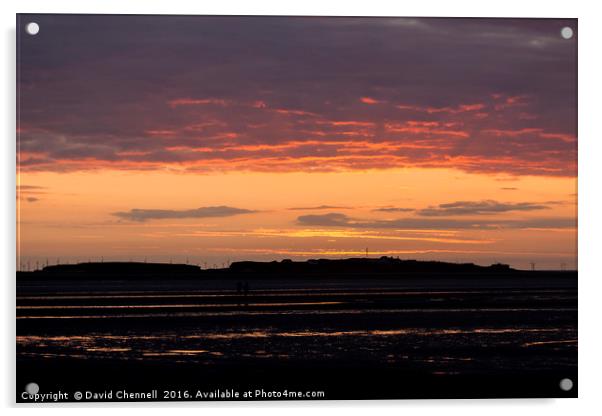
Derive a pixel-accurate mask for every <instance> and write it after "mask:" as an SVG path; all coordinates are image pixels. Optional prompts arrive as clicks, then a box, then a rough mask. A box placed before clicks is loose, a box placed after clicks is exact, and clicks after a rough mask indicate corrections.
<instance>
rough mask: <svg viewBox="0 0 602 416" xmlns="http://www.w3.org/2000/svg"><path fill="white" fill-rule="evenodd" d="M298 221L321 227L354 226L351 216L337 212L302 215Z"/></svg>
mask: <svg viewBox="0 0 602 416" xmlns="http://www.w3.org/2000/svg"><path fill="white" fill-rule="evenodd" d="M297 222H298V223H299V224H301V225H313V226H319V227H333V226H343V227H348V226H352V220H351V218H349V217H348V216H347V215H345V214H341V213H337V212H331V213H329V214H318V215H301V216H300V217H298V218H297Z"/></svg>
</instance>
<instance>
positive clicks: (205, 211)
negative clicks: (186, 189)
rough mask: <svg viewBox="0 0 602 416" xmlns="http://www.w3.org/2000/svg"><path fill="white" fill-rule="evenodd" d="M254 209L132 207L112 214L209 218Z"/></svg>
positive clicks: (143, 217) (140, 218)
mask: <svg viewBox="0 0 602 416" xmlns="http://www.w3.org/2000/svg"><path fill="white" fill-rule="evenodd" d="M254 212H256V211H252V210H248V209H242V208H233V207H228V206H224V205H222V206H215V207H202V208H196V209H185V210H170V209H139V208H134V209H131V210H129V211H125V212H114V213H112V214H111V215H114V216H116V217H119V218H123V219H125V220H129V221H138V222H144V221H147V220H161V219H183V218H210V217H231V216H234V215H241V214H252V213H254Z"/></svg>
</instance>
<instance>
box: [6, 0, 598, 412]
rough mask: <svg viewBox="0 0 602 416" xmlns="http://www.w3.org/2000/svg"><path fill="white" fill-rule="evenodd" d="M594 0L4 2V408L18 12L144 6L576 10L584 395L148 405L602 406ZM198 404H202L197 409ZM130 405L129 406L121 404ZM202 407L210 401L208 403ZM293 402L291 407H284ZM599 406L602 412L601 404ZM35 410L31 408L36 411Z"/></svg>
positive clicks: (445, 13)
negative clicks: (16, 16) (530, 397)
mask: <svg viewBox="0 0 602 416" xmlns="http://www.w3.org/2000/svg"><path fill="white" fill-rule="evenodd" d="M596 3H597V2H594V1H587V2H586V1H582V2H580V1H575V0H573V1H555V0H548V1H545V2H528V1H525V0H497V1H496V2H495V3H493V2H488V1H469V0H454V1H449V0H440V1H435V0H417V1H414V2H394V1H391V0H389V1H380V0H370V1H364V2H353V3H352V2H350V1H349V0H347V1H345V0H338V1H326V0H304V1H294V2H284V1H268V0H253V1H243V0H240V1H219V2H218V1H216V2H193V1H180V0H169V1H166V0H164V1H156V0H146V1H144V2H141V1H136V0H103V1H97V2H82V1H81V0H80V1H74V0H72V1H67V0H53V1H43V0H38V1H35V0H22V1H20V2H18V4H16V5H15V4H9V3H8V2H1V3H0V7H1V9H2V13H1V14H0V19H1V20H2V26H3V31H2V34H3V42H2V47H3V48H4V51H3V54H2V56H3V58H4V59H3V65H2V77H1V78H0V82H2V84H1V88H0V91H2V92H3V96H2V100H1V103H2V104H1V105H2V111H1V112H0V115H1V117H2V126H3V127H4V129H3V133H4V135H3V140H2V141H1V143H2V152H1V157H2V161H3V163H2V167H1V168H0V175H1V176H2V180H1V181H0V187H1V195H2V197H3V203H2V204H1V205H0V210H1V212H2V220H3V227H2V230H3V232H2V237H1V239H0V244H1V249H0V256H2V257H1V258H0V265H1V267H2V269H3V273H2V275H1V276H0V279H1V281H2V288H1V293H2V296H3V297H4V299H3V302H2V306H1V307H0V309H1V310H2V320H1V321H0V322H1V323H2V325H1V327H2V329H3V338H2V342H1V343H0V348H1V349H0V356H1V358H2V363H1V364H0V368H1V369H2V373H3V374H2V375H1V376H0V394H1V395H2V396H1V397H2V404H3V405H4V406H13V409H10V411H11V412H12V411H14V410H15V409H14V405H12V403H13V401H14V397H15V394H14V392H15V386H14V356H15V355H14V352H15V343H14V334H15V324H14V322H15V321H14V314H15V312H14V311H15V309H14V303H15V299H14V270H15V269H14V262H15V225H14V224H15V202H14V201H15V186H14V181H15V170H14V169H15V142H14V135H15V133H14V132H15V13H17V12H21V13H26V12H29V13H132V14H135V13H144V14H238V15H241V14H278V15H347V16H349V15H354V16H441V17H453V16H456V17H457V16H468V17H573V18H574V17H576V18H579V133H580V134H579V224H580V227H579V316H580V319H579V360H580V365H579V371H580V375H579V396H580V399H578V400H569V399H567V400H472V401H468V400H455V401H450V400H441V401H381V402H375V401H370V402H351V401H349V402H327V403H326V402H287V403H282V402H280V403H276V402H262V403H195V404H186V403H181V404H169V405H166V404H164V403H156V404H154V403H152V404H151V403H149V404H146V405H145V407H146V409H145V410H144V411H145V412H148V413H151V414H162V415H163V414H164V413H165V411H166V410H167V409H166V407H173V408H174V409H178V410H177V411H178V412H179V411H186V410H187V411H190V410H192V411H194V412H195V413H198V412H199V410H200V411H202V412H209V411H210V412H211V413H218V412H219V413H221V412H224V411H225V412H229V411H232V409H234V411H237V412H245V414H251V415H265V413H266V412H270V413H274V414H276V413H281V412H282V411H283V410H284V411H286V412H287V413H288V414H291V415H292V414H304V415H305V414H306V413H307V412H318V413H321V414H326V413H327V412H328V413H331V412H333V411H338V409H334V408H335V407H337V408H342V407H344V408H345V409H344V410H343V409H341V411H343V412H345V413H348V414H351V415H355V414H358V415H359V414H364V413H366V411H369V410H371V409H372V408H374V410H376V411H378V412H379V413H391V414H393V413H395V414H399V412H400V411H401V412H408V414H411V413H415V412H417V411H419V412H420V413H424V414H427V415H428V414H433V415H434V414H441V413H445V414H446V416H448V415H454V414H462V415H473V414H474V415H481V414H483V413H484V412H487V414H488V415H491V416H493V415H504V416H507V414H508V413H510V412H516V411H518V412H521V413H522V412H527V411H529V412H545V413H546V414H547V415H563V416H566V414H567V413H573V414H574V413H575V412H577V413H598V414H600V413H599V410H600V407H601V406H600V397H601V394H600V387H599V386H600V385H601V383H600V381H599V378H600V374H601V373H602V372H601V368H600V364H599V359H598V353H599V351H600V346H602V336H601V335H600V332H599V330H600V326H599V325H598V321H599V320H598V319H597V318H598V317H599V316H600V310H599V308H598V307H597V305H598V304H599V303H600V300H599V296H600V295H601V294H602V290H601V289H602V284H601V281H602V272H601V270H600V264H599V258H600V254H599V253H600V246H599V244H600V241H599V240H600V236H601V235H602V229H601V227H600V213H602V206H601V204H600V200H601V198H600V190H599V189H600V183H599V182H600V181H601V180H602V172H601V169H600V166H602V163H600V160H599V158H600V157H601V153H600V141H601V140H602V129H601V127H600V120H601V117H600V115H599V112H600V110H601V105H600V99H601V97H602V90H601V88H600V87H601V82H600V76H601V75H600V74H602V58H601V54H600V52H599V51H600V40H602V21H601V18H602V15H601V13H600V7H599V6H597V4H596ZM136 406H140V405H135V404H131V405H125V406H123V405H122V406H115V405H111V406H110V407H111V412H113V411H120V412H121V411H122V412H125V411H127V409H128V408H130V407H136ZM191 406H194V407H197V409H190V407H191ZM78 407H82V405H79V406H77V405H68V406H65V405H61V406H56V405H52V406H46V408H45V409H44V410H43V411H44V412H45V413H48V414H55V413H57V414H58V413H60V414H61V415H62V414H64V412H81V411H82V410H81V409H79V408H78ZM86 407H87V409H86V410H85V412H86V413H88V412H90V413H92V414H104V413H105V412H106V410H105V409H103V408H102V407H101V406H100V405H88V406H86ZM118 407H122V409H121V410H120V409H118ZM198 408H200V409H198ZM283 408H285V409H283ZM596 408H598V409H599V410H598V411H597V412H596V411H594V409H596ZM26 410H27V411H31V409H26Z"/></svg>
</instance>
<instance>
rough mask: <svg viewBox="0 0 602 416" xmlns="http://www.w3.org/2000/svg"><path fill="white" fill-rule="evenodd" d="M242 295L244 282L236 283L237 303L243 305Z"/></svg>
mask: <svg viewBox="0 0 602 416" xmlns="http://www.w3.org/2000/svg"><path fill="white" fill-rule="evenodd" d="M241 294H242V282H240V281H239V282H236V303H237V304H238V306H240V305H241V301H240V295H241Z"/></svg>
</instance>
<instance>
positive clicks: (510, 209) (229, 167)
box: [17, 15, 577, 269]
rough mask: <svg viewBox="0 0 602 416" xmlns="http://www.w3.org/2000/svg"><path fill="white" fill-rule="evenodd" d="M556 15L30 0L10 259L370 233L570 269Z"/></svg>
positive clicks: (296, 244)
mask: <svg viewBox="0 0 602 416" xmlns="http://www.w3.org/2000/svg"><path fill="white" fill-rule="evenodd" d="M30 21H35V22H38V23H39V24H40V32H39V34H38V35H36V36H30V35H27V34H26V33H24V25H25V24H26V23H28V22H30ZM565 26H569V27H572V28H573V29H574V32H575V34H576V33H577V26H576V20H560V19H548V20H533V19H520V20H519V19H512V20H505V19H504V20H491V19H489V20H486V19H416V18H399V19H398V18H367V19H365V18H279V17H201V16H196V17H195V16H169V17H167V16H163V17H160V16H92V15H88V16H82V15H72V16H68V15H29V16H27V15H21V16H20V22H19V27H18V29H17V32H18V50H17V54H18V94H17V95H18V103H17V104H18V120H17V128H18V131H17V146H18V147H17V148H18V169H19V171H18V175H17V181H18V184H17V191H18V192H17V196H18V199H17V204H18V230H19V232H18V234H19V236H18V241H17V244H18V252H19V254H20V258H19V259H17V261H18V267H19V266H20V265H22V264H23V265H24V264H26V263H27V262H30V263H31V264H33V263H35V262H36V261H38V262H39V263H40V264H42V263H44V264H45V262H46V259H48V261H49V262H50V263H51V264H53V263H55V262H56V261H57V258H58V259H60V261H61V262H66V261H71V262H74V261H87V260H88V259H90V260H98V259H100V258H101V256H102V257H103V258H104V259H105V260H130V259H132V260H144V259H145V258H146V259H147V260H148V261H170V260H172V261H174V262H176V261H177V262H180V261H182V262H183V261H186V259H187V258H188V261H189V262H190V263H198V264H201V265H205V264H206V265H207V266H209V267H213V265H218V266H219V267H221V266H222V264H223V263H227V262H228V261H235V260H243V259H255V260H273V259H283V258H293V259H307V258H320V257H332V258H338V257H351V256H364V255H365V250H366V248H368V251H369V255H370V256H381V255H391V256H399V257H400V258H417V259H438V260H447V261H463V262H464V261H467V262H476V263H479V264H490V263H493V262H504V263H509V264H511V265H512V266H515V267H518V268H530V267H531V266H530V263H531V262H534V263H535V264H536V268H540V269H559V268H561V264H564V265H565V267H566V268H571V269H574V268H576V267H577V228H576V224H577V214H576V212H577V211H576V208H577V207H576V203H577V194H576V192H577V160H576V158H577V135H576V134H577V131H576V123H577V118H576V116H577V101H576V100H577V96H576V82H577V72H576V56H577V41H576V36H575V37H574V38H572V39H569V40H567V39H563V38H562V37H561V36H560V30H561V29H562V28H563V27H565ZM30 267H32V266H30Z"/></svg>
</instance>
